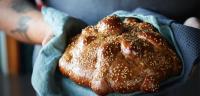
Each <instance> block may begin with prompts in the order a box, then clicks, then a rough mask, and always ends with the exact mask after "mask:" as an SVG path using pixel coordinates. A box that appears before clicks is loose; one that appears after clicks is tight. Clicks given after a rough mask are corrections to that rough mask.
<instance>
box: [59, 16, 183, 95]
mask: <svg viewBox="0 0 200 96" xmlns="http://www.w3.org/2000/svg"><path fill="white" fill-rule="evenodd" d="M59 69H60V71H61V73H62V74H63V75H65V76H66V77H69V78H70V79H71V80H73V81H75V82H76V83H78V84H80V85H83V86H87V87H90V88H91V89H92V90H93V91H95V92H96V93H97V94H100V95H106V94H108V93H113V92H118V93H132V92H136V91H143V92H157V91H158V90H159V85H160V83H161V82H162V81H164V80H166V79H168V78H171V77H173V76H176V75H179V74H180V72H181V69H182V65H181V61H180V59H179V58H178V56H177V54H176V53H175V51H174V49H173V48H172V47H171V46H170V44H169V43H168V42H167V41H166V40H165V39H164V38H163V37H162V36H161V34H160V33H159V32H158V31H157V29H156V28H154V26H152V25H151V24H149V23H147V22H143V21H141V20H139V19H136V18H133V17H126V18H125V19H123V20H122V19H120V18H119V17H117V16H107V17H105V18H103V19H102V20H101V21H99V22H98V24H97V25H94V26H88V27H86V28H85V29H83V30H82V32H81V34H79V35H77V36H75V37H74V38H73V39H71V42H70V44H68V46H67V48H66V50H65V52H64V54H63V56H62V57H61V58H60V61H59Z"/></svg>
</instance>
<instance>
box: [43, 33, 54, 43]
mask: <svg viewBox="0 0 200 96" xmlns="http://www.w3.org/2000/svg"><path fill="white" fill-rule="evenodd" d="M53 37H54V34H49V35H47V36H46V37H45V38H44V40H43V41H42V46H43V45H45V44H47V43H48V42H49V41H50V40H51V38H53Z"/></svg>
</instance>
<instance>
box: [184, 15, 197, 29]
mask: <svg viewBox="0 0 200 96" xmlns="http://www.w3.org/2000/svg"><path fill="white" fill-rule="evenodd" d="M184 25H186V26H190V27H194V28H198V29H200V20H199V19H198V18H196V17H190V18H188V19H187V20H186V21H185V22H184Z"/></svg>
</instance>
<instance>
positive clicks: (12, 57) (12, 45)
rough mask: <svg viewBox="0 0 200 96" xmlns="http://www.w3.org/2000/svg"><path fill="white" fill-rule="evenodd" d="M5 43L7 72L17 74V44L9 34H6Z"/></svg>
mask: <svg viewBox="0 0 200 96" xmlns="http://www.w3.org/2000/svg"><path fill="white" fill-rule="evenodd" d="M6 44H7V56H8V57H7V58H8V74H9V75H18V74H19V68H20V64H19V60H20V56H19V44H18V42H17V41H16V40H15V39H13V38H12V37H10V36H6Z"/></svg>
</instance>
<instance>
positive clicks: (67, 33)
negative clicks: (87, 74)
mask: <svg viewBox="0 0 200 96" xmlns="http://www.w3.org/2000/svg"><path fill="white" fill-rule="evenodd" d="M42 14H43V17H44V19H45V21H46V22H47V23H48V24H50V26H51V28H53V32H54V37H53V38H52V39H51V40H50V41H49V42H48V43H47V44H46V45H44V46H43V48H42V49H41V51H40V53H39V55H38V57H37V59H36V62H35V64H34V68H33V74H32V85H33V87H34V89H35V90H36V92H37V94H38V95H39V96H63V95H64V96H96V94H95V93H94V92H93V91H91V89H89V88H85V87H82V86H79V85H77V84H76V83H74V82H73V81H71V80H70V79H68V78H66V77H63V76H62V75H61V74H60V73H59V71H58V70H57V64H58V60H59V58H60V57H61V55H62V54H63V52H64V49H65V47H66V46H67V41H68V40H69V39H70V37H72V36H73V35H75V34H77V33H78V32H81V29H82V28H84V27H85V26H86V24H85V23H84V22H82V21H80V20H77V19H75V18H73V17H70V16H69V15H67V14H64V13H62V12H59V11H57V10H55V9H52V8H43V9H42ZM111 15H118V16H120V17H121V18H122V19H123V17H136V18H138V19H141V20H143V21H145V22H149V23H151V24H153V25H154V26H155V27H156V28H157V29H158V30H159V31H160V32H161V34H162V35H163V36H165V37H166V38H167V40H169V42H171V43H173V39H172V38H171V37H170V34H166V33H171V32H170V31H171V30H170V27H169V26H168V25H166V24H161V23H159V22H158V20H157V18H156V17H155V16H152V15H146V16H144V15H141V14H136V13H134V12H133V13H130V12H126V11H117V12H114V13H113V14H111ZM75 29H76V30H75ZM164 83H165V82H164ZM164 83H163V84H164ZM156 94H157V93H156ZM156 94H154V95H156ZM108 95H109V96H124V95H125V96H133V95H143V96H151V95H153V94H144V93H142V92H135V93H130V94H119V93H112V94H108Z"/></svg>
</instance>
